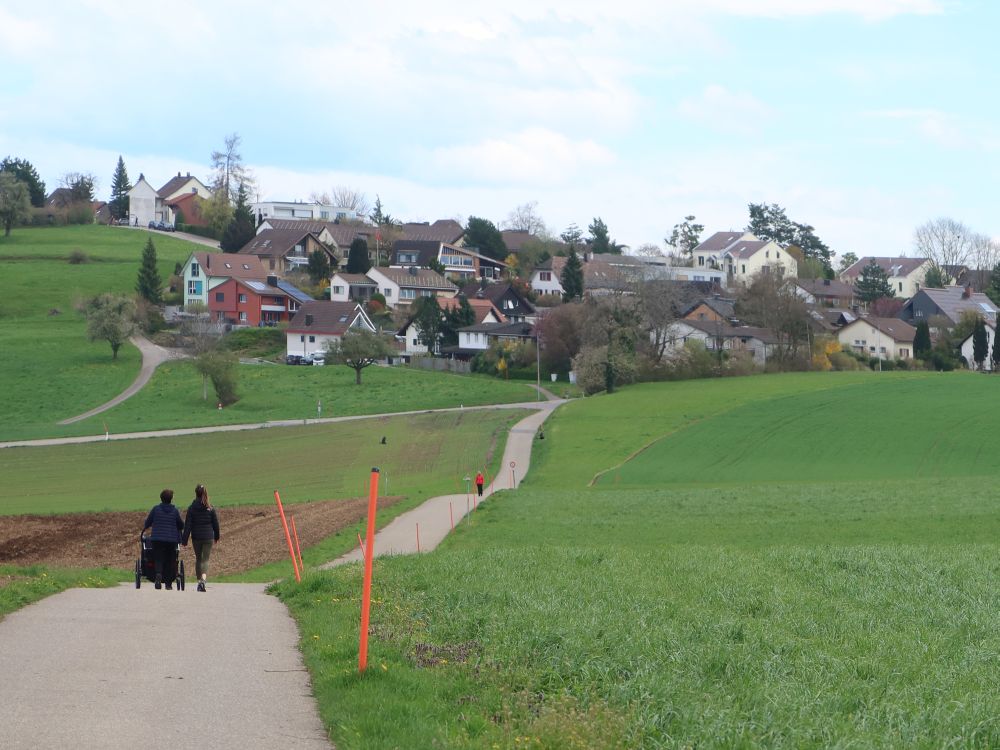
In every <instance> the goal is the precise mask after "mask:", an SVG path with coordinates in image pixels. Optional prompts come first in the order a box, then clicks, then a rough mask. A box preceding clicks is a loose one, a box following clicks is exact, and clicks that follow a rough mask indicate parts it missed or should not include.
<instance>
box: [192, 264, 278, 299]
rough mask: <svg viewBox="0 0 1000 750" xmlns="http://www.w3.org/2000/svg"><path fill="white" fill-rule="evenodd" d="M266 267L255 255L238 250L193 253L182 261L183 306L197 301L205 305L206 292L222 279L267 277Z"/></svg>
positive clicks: (222, 280) (259, 278)
mask: <svg viewBox="0 0 1000 750" xmlns="http://www.w3.org/2000/svg"><path fill="white" fill-rule="evenodd" d="M267 273H268V272H267V268H266V267H265V266H264V264H263V263H261V262H260V258H257V257H255V256H252V255H250V256H247V255H238V254H237V253H211V252H194V253H191V255H189V256H188V259H187V261H186V262H185V263H184V305H185V306H187V305H190V304H191V303H195V302H200V303H201V304H203V305H205V306H206V307H207V306H208V299H209V293H210V292H211V291H212V290H213V289H215V287H217V286H219V284H222V283H223V282H225V281H227V280H229V279H233V278H237V279H255V280H258V281H263V280H265V279H266V278H267Z"/></svg>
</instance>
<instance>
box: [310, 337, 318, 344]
mask: <svg viewBox="0 0 1000 750" xmlns="http://www.w3.org/2000/svg"><path fill="white" fill-rule="evenodd" d="M309 343H310V344H315V343H316V337H315V336H310V337H309Z"/></svg>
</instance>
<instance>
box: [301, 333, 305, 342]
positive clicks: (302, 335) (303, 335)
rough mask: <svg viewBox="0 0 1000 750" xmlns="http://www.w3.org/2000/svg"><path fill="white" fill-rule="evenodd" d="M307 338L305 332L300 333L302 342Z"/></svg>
mask: <svg viewBox="0 0 1000 750" xmlns="http://www.w3.org/2000/svg"><path fill="white" fill-rule="evenodd" d="M305 340H306V335H305V334H304V333H302V334H299V341H301V342H302V343H305Z"/></svg>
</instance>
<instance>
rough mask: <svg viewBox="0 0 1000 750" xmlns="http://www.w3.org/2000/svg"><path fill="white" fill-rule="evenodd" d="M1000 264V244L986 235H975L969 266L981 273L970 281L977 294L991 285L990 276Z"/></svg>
mask: <svg viewBox="0 0 1000 750" xmlns="http://www.w3.org/2000/svg"><path fill="white" fill-rule="evenodd" d="M998 262H1000V243H997V241H996V240H994V239H993V238H992V237H989V236H987V235H985V234H975V235H973V237H972V249H971V251H970V253H969V265H970V266H971V267H972V268H974V269H975V270H976V271H979V272H980V273H974V274H972V278H971V279H970V280H971V282H972V285H973V287H975V289H976V291H977V292H981V291H983V290H984V289H985V288H986V287H988V286H989V285H990V274H989V272H990V271H992V270H993V268H994V267H995V266H996V264H997V263H998Z"/></svg>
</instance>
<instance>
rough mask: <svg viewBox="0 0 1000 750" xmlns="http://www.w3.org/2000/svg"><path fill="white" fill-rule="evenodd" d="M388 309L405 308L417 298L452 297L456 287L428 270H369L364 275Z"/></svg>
mask: <svg viewBox="0 0 1000 750" xmlns="http://www.w3.org/2000/svg"><path fill="white" fill-rule="evenodd" d="M366 275H367V276H368V278H369V279H371V280H372V281H374V282H375V284H376V286H377V288H378V291H379V292H381V293H382V296H383V297H385V304H386V305H387V306H388V307H393V308H395V307H407V306H409V305H410V304H412V303H413V302H414V301H415V300H416V299H417V298H418V297H454V296H455V295H456V294H458V287H457V286H455V285H454V284H452V283H451V282H450V281H448V279H446V278H445V277H444V276H442V275H441V274H439V273H437V272H436V271H432V270H430V269H429V268H417V267H415V266H412V267H410V268H384V267H383V268H371V269H369V270H368V273H367V274H366Z"/></svg>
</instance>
